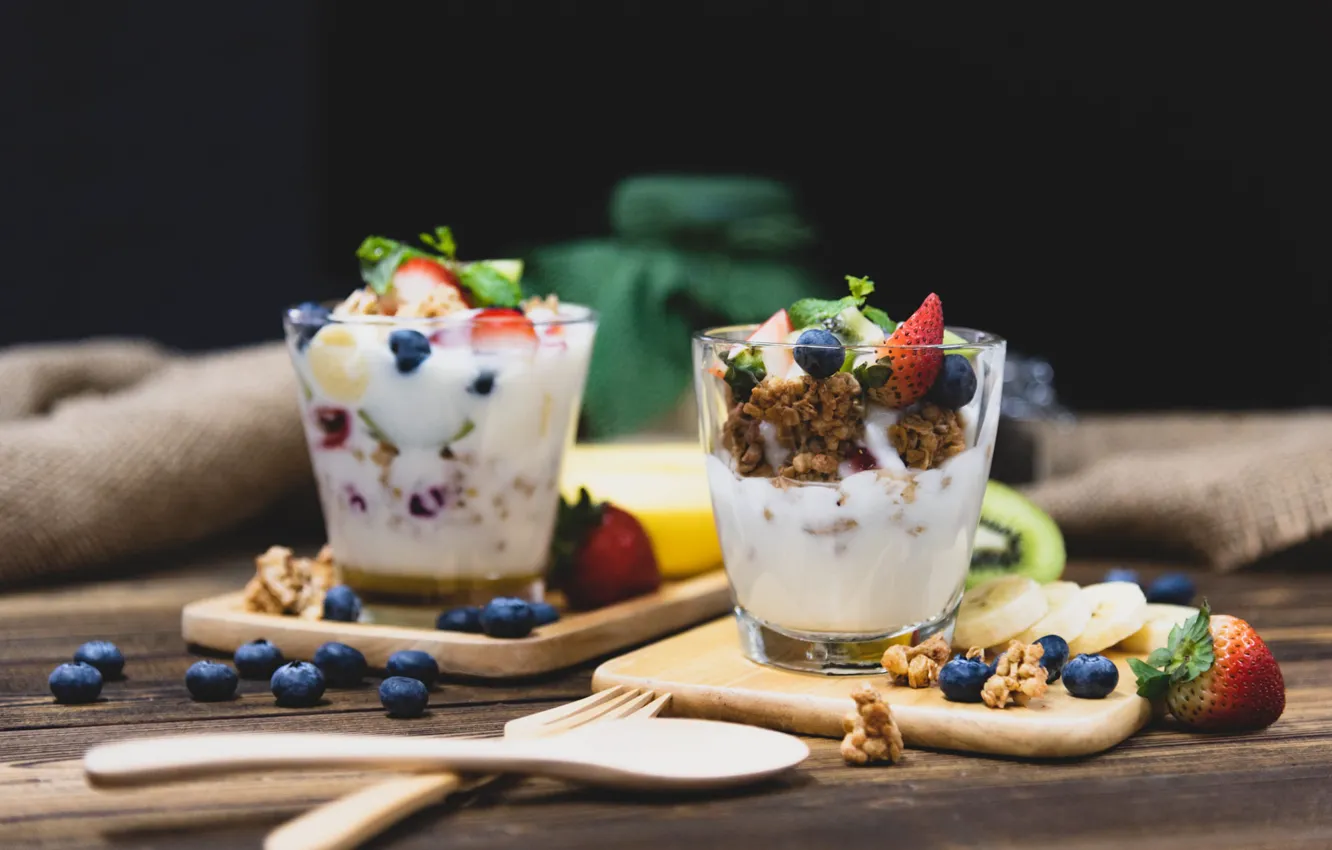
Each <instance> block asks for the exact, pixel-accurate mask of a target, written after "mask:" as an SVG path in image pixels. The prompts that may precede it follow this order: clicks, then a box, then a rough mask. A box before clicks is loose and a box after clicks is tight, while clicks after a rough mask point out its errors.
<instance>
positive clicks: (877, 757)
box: [841, 685, 902, 765]
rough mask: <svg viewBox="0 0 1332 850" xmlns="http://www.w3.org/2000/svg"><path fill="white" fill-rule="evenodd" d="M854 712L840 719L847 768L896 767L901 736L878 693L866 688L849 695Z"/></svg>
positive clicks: (865, 686)
mask: <svg viewBox="0 0 1332 850" xmlns="http://www.w3.org/2000/svg"><path fill="white" fill-rule="evenodd" d="M851 699H852V700H854V701H855V704H856V710H855V711H852V712H850V713H849V714H847V715H846V717H844V718H842V730H843V731H844V732H846V737H844V738H843V739H842V748H841V750H842V759H843V760H845V761H846V763H847V764H853V765H865V764H871V763H873V762H884V761H886V762H889V763H890V764H895V763H897V762H899V761H901V760H902V733H901V732H900V731H898V728H897V723H896V722H894V721H893V713H892V711H891V710H890V709H889V708H888V703H886V702H884V701H883V698H882V697H881V696H879V692H878V691H876V690H874V689H873V688H871V687H870V686H869V685H862V686H861V688H860V689H859V690H857V691H855V692H853V693H852V694H851Z"/></svg>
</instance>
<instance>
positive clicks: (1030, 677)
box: [967, 640, 1048, 708]
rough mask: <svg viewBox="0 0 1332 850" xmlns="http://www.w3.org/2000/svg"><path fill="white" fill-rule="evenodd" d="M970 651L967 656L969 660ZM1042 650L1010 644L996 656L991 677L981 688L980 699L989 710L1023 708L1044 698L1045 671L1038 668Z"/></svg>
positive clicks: (1012, 642)
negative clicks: (1006, 707) (1009, 706)
mask: <svg viewBox="0 0 1332 850" xmlns="http://www.w3.org/2000/svg"><path fill="white" fill-rule="evenodd" d="M975 651H976V650H974V649H973V650H971V652H968V653H967V655H968V657H970V655H971V653H972V652H975ZM1044 655H1045V647H1043V646H1041V645H1040V644H1039V643H1032V644H1024V643H1022V641H1019V640H1015V641H1010V642H1009V644H1008V649H1006V650H1004V652H1003V653H1002V654H1001V655H1000V656H999V662H998V664H997V665H996V667H995V669H994V675H993V676H991V677H990V678H989V679H987V680H986V681H985V684H984V686H982V687H981V699H982V700H984V701H985V704H986V705H988V706H989V707H990V708H1003V707H1005V706H1007V705H1010V704H1017V705H1026V704H1027V703H1028V702H1030V701H1032V700H1034V699H1040V698H1041V697H1043V696H1045V691H1046V688H1047V687H1048V686H1047V685H1046V683H1045V678H1046V671H1045V668H1044V667H1042V666H1041V658H1042V657H1043V656H1044Z"/></svg>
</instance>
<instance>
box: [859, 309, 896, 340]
mask: <svg viewBox="0 0 1332 850" xmlns="http://www.w3.org/2000/svg"><path fill="white" fill-rule="evenodd" d="M860 312H861V313H864V314H865V318H867V319H869V320H870V321H871V322H873V323H874V324H876V325H878V326H879V327H881V328H883V332H884V333H886V334H890V333H892V332H893V331H895V330H897V322H894V321H893V320H892V319H890V318H888V314H887V313H885V312H883V311H882V310H880V309H879V308H878V307H862V308H861V310H860Z"/></svg>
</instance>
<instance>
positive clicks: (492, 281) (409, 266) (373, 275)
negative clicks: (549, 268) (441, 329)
mask: <svg viewBox="0 0 1332 850" xmlns="http://www.w3.org/2000/svg"><path fill="white" fill-rule="evenodd" d="M420 239H421V242H422V244H423V245H425V246H426V248H427V249H429V250H423V249H421V248H416V247H414V246H411V245H408V244H406V243H403V242H398V241H396V240H394V239H388V238H385V237H383V236H370V237H367V238H366V239H365V241H363V242H362V243H361V246H360V247H359V248H358V249H357V250H356V256H357V258H358V259H359V260H360V261H361V278H362V280H364V281H365V283H366V286H367V287H368V289H369V290H370V292H372V293H373V294H374V295H376V296H378V303H377V306H378V307H380V308H381V309H378V310H376V311H375V312H380V313H382V314H384V315H404V309H403V308H404V306H409V305H410V306H413V307H414V306H416V305H427V307H426V309H425V310H418V309H413V310H410V311H407V312H410V314H411V315H415V316H422V315H444V314H446V313H448V312H453V311H454V310H456V309H461V308H465V307H466V306H468V305H469V304H472V305H475V306H478V307H492V306H493V307H517V306H518V304H519V302H520V301H522V297H523V293H522V288H521V286H520V285H519V283H518V279H519V277H520V276H521V275H522V263H520V262H518V261H514V260H491V261H478V262H472V263H460V262H459V261H458V259H457V244H456V243H455V242H454V239H453V233H452V231H450V230H449V228H447V227H437V228H435V232H434V233H433V234H431V233H422V234H421V236H420ZM432 302H433V303H432Z"/></svg>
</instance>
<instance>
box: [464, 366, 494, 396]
mask: <svg viewBox="0 0 1332 850" xmlns="http://www.w3.org/2000/svg"><path fill="white" fill-rule="evenodd" d="M493 389H495V373H494V372H493V371H492V370H490V369H482V370H481V371H480V372H478V373H477V375H476V377H475V378H473V379H472V383H470V384H468V385H467V391H468V392H469V393H471V394H472V395H490V392H491V390H493Z"/></svg>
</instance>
